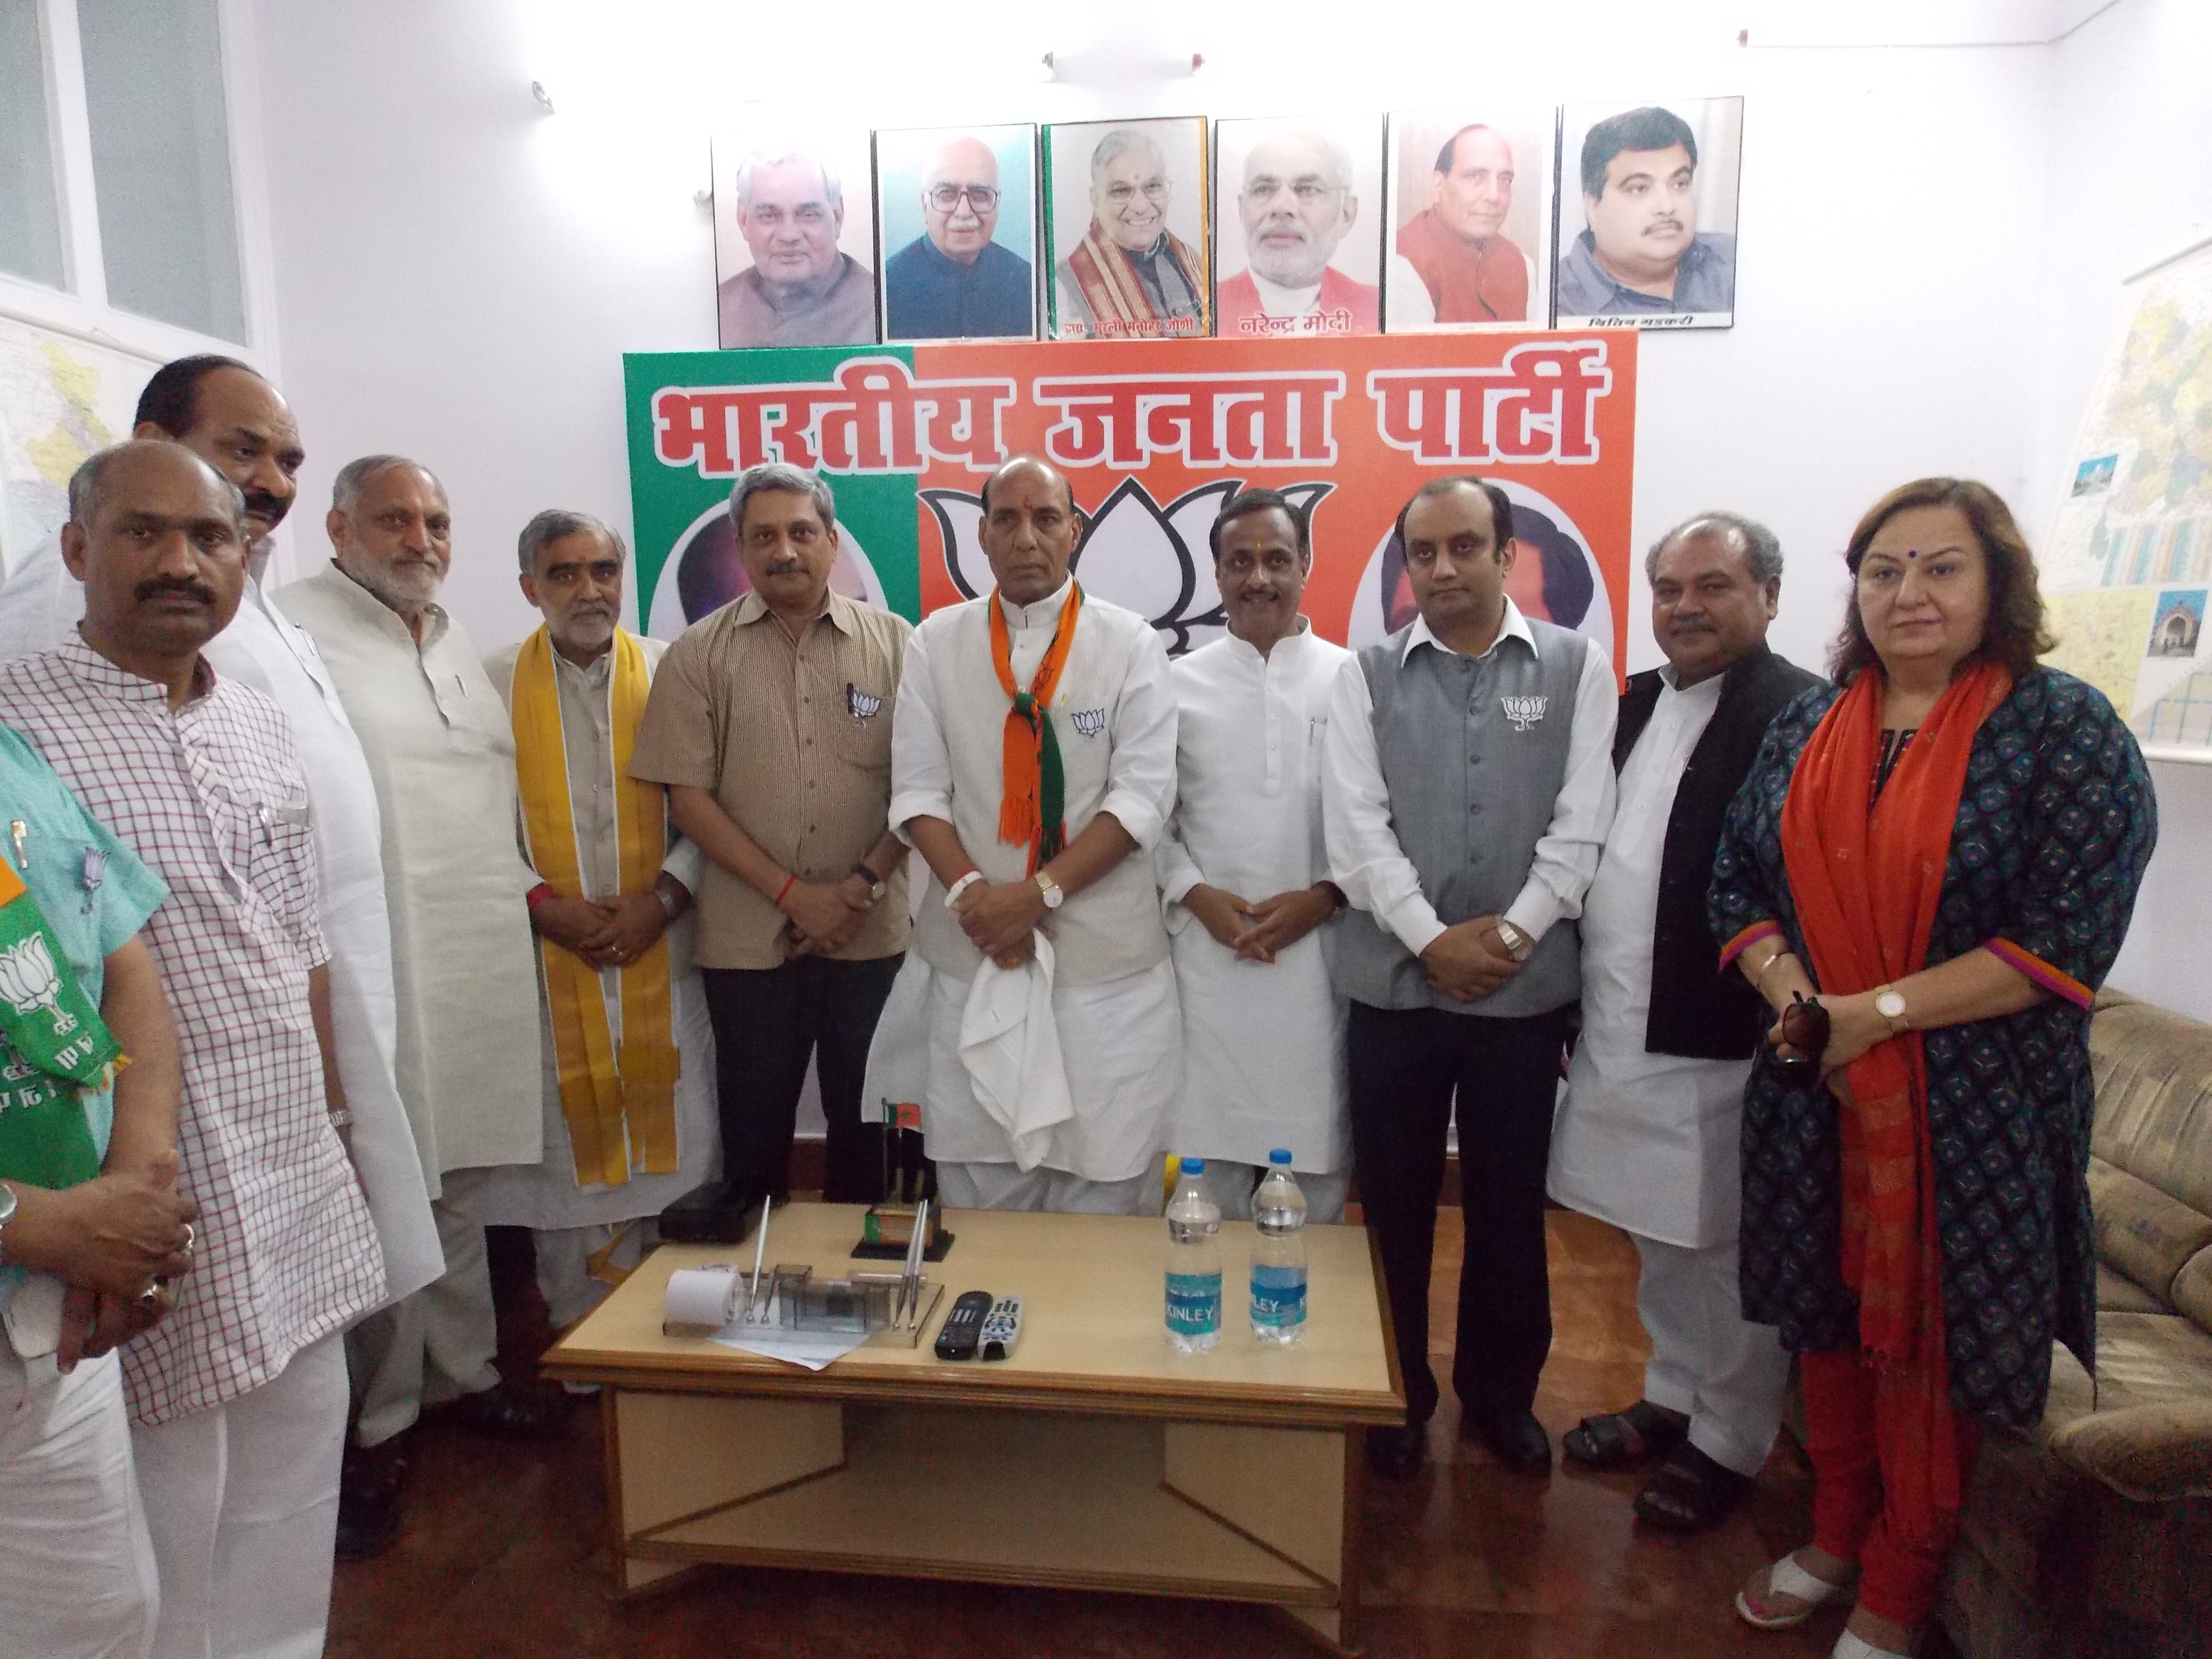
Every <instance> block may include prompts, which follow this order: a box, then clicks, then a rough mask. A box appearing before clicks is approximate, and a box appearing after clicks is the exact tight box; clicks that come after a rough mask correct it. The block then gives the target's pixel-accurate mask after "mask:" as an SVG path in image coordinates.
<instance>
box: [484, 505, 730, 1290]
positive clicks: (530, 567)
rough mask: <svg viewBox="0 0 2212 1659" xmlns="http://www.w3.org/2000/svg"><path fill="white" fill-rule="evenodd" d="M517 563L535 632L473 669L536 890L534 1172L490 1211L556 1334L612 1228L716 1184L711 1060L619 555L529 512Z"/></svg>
mask: <svg viewBox="0 0 2212 1659" xmlns="http://www.w3.org/2000/svg"><path fill="white" fill-rule="evenodd" d="M520 556H521V563H522V575H521V582H522V592H523V597H524V598H526V599H528V600H529V601H530V602H531V603H532V605H536V606H537V607H538V611H539V612H540V613H541V614H543V615H544V618H545V623H544V626H543V627H542V628H540V629H538V631H537V632H536V633H534V634H532V635H530V636H529V637H528V638H527V639H526V640H524V641H521V643H520V644H519V645H514V646H510V647H507V649H506V650H505V651H502V652H501V653H498V654H497V655H495V656H494V657H493V658H491V659H489V661H488V662H487V663H486V664H485V665H484V667H485V671H486V673H487V675H488V676H489V678H490V680H491V682H492V684H494V685H495V686H497V687H498V688H499V689H500V693H501V696H504V697H505V698H506V699H507V708H508V709H509V711H510V714H511V715H512V717H513V723H514V759H515V773H516V780H517V782H518V784H519V786H520V799H521V815H522V824H521V831H522V840H523V850H524V855H525V856H526V858H527V859H528V860H530V863H531V866H532V868H533V869H534V870H536V871H537V872H538V878H539V884H538V887H537V888H535V889H534V890H532V893H531V896H530V919H531V927H532V931H533V932H534V933H536V934H537V936H538V992H539V1014H540V1018H542V1019H543V1021H544V1043H543V1044H542V1045H541V1047H542V1051H543V1054H544V1080H545V1091H544V1099H545V1115H544V1126H545V1158H544V1162H543V1163H541V1164H537V1165H534V1166H530V1165H513V1166H511V1167H508V1168H504V1169H500V1170H491V1171H489V1172H487V1179H486V1185H485V1188H484V1190H483V1197H482V1200H481V1206H482V1208H483V1216H484V1219H485V1221H486V1222H487V1223H490V1224H495V1225H508V1226H526V1227H532V1228H536V1229H537V1230H538V1237H537V1240H536V1243H537V1247H538V1284H539V1285H540V1287H541V1288H542V1289H543V1290H544V1293H545V1301H546V1305H547V1308H548V1309H549V1310H550V1312H551V1314H552V1316H553V1320H554V1322H555V1323H556V1325H562V1324H567V1323H569V1322H572V1321H574V1320H576V1319H580V1318H581V1317H582V1316H584V1315H585V1314H586V1313H587V1312H588V1311H590V1310H591V1307H592V1303H593V1302H595V1301H596V1300H597V1299H598V1297H599V1296H601V1295H604V1294H605V1285H604V1284H601V1283H599V1282H598V1281H597V1280H596V1279H595V1278H594V1275H593V1272H592V1268H593V1267H594V1266H595V1265H603V1264H604V1261H605V1256H606V1255H607V1253H608V1252H610V1250H611V1249H613V1248H615V1247H616V1246H617V1241H618V1239H619V1237H620V1231H619V1230H620V1229H621V1228H622V1227H623V1224H624V1223H626V1222H630V1221H634V1220H636V1219H638V1218H642V1217H646V1216H653V1215H658V1214H659V1212H660V1211H661V1210H663V1209H665V1207H666V1206H668V1205H669V1203H670V1202H671V1201H672V1200H675V1199H676V1198H678V1197H680V1196H681V1195H682V1194H684V1193H686V1192H688V1191H690V1189H691V1188H694V1187H696V1186H698V1185H699V1184H700V1183H701V1182H704V1181H705V1180H707V1179H708V1175H709V1172H710V1168H711V1165H712V1164H713V1163H714V1152H715V1134H714V1086H713V1079H714V1048H713V1035H712V1032H711V1031H710V1030H709V1029H708V1021H707V1013H706V1005H705V1002H704V1001H703V1000H702V997H701V995H700V993H699V987H698V975H696V972H694V971H693V969H692V967H691V952H690V938H689V934H690V929H689V928H688V927H671V924H672V923H674V922H675V921H677V919H678V918H679V917H681V916H683V915H684V914H685V912H687V911H688V910H690V908H691V895H692V890H693V889H694V888H695V887H696V885H697V883H698V866H699V854H698V849H697V848H694V847H693V846H692V845H691V844H690V842H685V841H681V840H678V841H676V842H674V844H673V845H672V846H671V834H670V826H669V823H668V800H667V792H666V791H665V789H663V788H662V787H660V786H659V785H658V784H652V783H639V782H636V781H633V780H632V779H631V777H630V775H629V757H630V751H631V750H632V749H633V748H634V747H635V743H636V739H637V727H638V722H639V720H641V718H642V717H643V715H644V713H645V702H646V692H647V686H648V685H649V684H651V681H652V678H653V670H654V668H655V667H656V666H657V665H658V664H659V660H660V654H661V653H662V652H663V651H665V649H666V648H667V647H665V645H664V644H663V643H662V642H661V641H658V640H647V639H640V638H638V637H637V636H636V635H633V634H630V633H629V632H627V631H625V630H624V629H623V628H622V627H621V626H620V623H619V619H620V617H621V615H622V589H623V566H624V564H625V563H626V562H627V552H626V550H625V549H624V547H623V542H622V538H621V537H619V536H618V535H617V534H616V533H615V532H613V531H612V530H611V529H609V528H608V527H607V526H605V524H603V523H601V522H600V521H599V520H597V519H594V518H592V517H591V516H590V515H589V514H587V513H568V512H562V511H559V510H553V511H548V512H544V513H539V514H538V516H537V517H536V518H534V519H532V520H531V521H530V523H529V524H528V525H527V526H526V527H525V528H524V530H523V532H522V536H521V540H520ZM635 1242H636V1243H642V1242H643V1241H642V1240H641V1239H640V1240H636V1241H635ZM629 1243H630V1241H622V1245H623V1248H624V1249H628V1248H629ZM595 1256H596V1257H598V1258H599V1261H598V1262H597V1263H595V1261H594V1257H595Z"/></svg>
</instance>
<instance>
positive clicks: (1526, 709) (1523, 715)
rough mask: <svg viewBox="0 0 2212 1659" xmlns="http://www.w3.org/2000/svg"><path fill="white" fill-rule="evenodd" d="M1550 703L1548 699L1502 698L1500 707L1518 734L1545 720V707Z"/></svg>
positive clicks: (1499, 701) (1499, 703) (1499, 700)
mask: <svg viewBox="0 0 2212 1659" xmlns="http://www.w3.org/2000/svg"><path fill="white" fill-rule="evenodd" d="M1550 701H1551V699H1550V698H1548V697H1500V698H1499V699H1498V705H1499V707H1501V708H1504V710H1505V718H1506V720H1508V721H1509V722H1510V724H1511V726H1512V727H1513V729H1514V730H1515V731H1516V732H1526V731H1528V729H1529V728H1530V727H1531V726H1534V725H1535V724H1536V722H1537V721H1538V720H1541V719H1543V718H1544V705H1545V704H1546V703H1547V702H1550Z"/></svg>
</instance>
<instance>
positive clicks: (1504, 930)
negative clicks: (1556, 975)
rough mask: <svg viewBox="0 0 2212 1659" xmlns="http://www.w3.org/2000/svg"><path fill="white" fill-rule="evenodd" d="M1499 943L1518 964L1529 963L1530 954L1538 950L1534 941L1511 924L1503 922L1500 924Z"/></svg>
mask: <svg viewBox="0 0 2212 1659" xmlns="http://www.w3.org/2000/svg"><path fill="white" fill-rule="evenodd" d="M1498 943H1499V944H1500V945H1504V947H1505V954H1506V955H1507V956H1509V957H1512V958H1513V960H1514V961H1516V962H1526V961H1528V956H1529V953H1530V952H1531V951H1534V949H1535V948H1536V941H1535V940H1534V939H1530V938H1529V937H1528V934H1526V933H1522V931H1521V930H1520V929H1519V928H1518V927H1515V926H1514V925H1513V924H1512V923H1511V922H1510V921H1502V920H1501V921H1499V922H1498Z"/></svg>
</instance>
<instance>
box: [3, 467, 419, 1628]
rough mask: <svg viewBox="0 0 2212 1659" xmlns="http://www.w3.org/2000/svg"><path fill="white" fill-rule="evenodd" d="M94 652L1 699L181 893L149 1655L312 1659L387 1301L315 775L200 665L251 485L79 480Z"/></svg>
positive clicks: (166, 953) (161, 925) (156, 1376)
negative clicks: (351, 1100) (323, 902)
mask: <svg viewBox="0 0 2212 1659" xmlns="http://www.w3.org/2000/svg"><path fill="white" fill-rule="evenodd" d="M63 549H64V556H65V558H66V559H67V560H68V562H69V564H70V569H71V571H72V572H73V573H74V574H77V575H79V576H80V577H81V578H82V580H83V581H84V583H85V590H86V609H85V617H84V621H83V622H82V623H81V624H80V626H79V637H77V638H75V639H72V640H70V641H67V642H66V643H64V645H63V646H62V647H60V648H58V649H57V650H54V651H50V652H47V653H44V654H43V655H40V656H35V657H29V658H26V659H22V660H21V661H18V662H15V663H11V664H9V665H7V666H6V667H5V668H0V707H4V708H7V710H8V718H9V723H10V724H11V725H13V726H15V728H16V729H17V730H18V731H20V732H22V733H23V734H24V735H25V736H26V737H27V738H30V739H31V740H32V741H33V743H35V744H37V745H38V746H39V748H40V750H41V751H42V752H43V753H44V755H45V757H46V760H47V762H48V763H49V764H51V765H52V767H53V769H55V771H56V772H58V774H59V775H61V776H62V778H63V779H64V781H66V782H68V783H69V784H70V787H72V788H73V789H74V790H75V791H76V793H77V795H78V796H79V798H80V799H82V800H83V802H84V804H85V805H86V807H87V808H88V810H89V811H92V812H93V813H94V816H96V817H99V818H100V819H101V820H102V821H103V822H105V823H107V824H108V825H109V826H110V827H111V828H112V829H114V831H115V832H116V834H117V835H118V836H119V837H120V838H121V839H122V840H123V841H124V842H125V844H127V845H128V846H129V847H130V848H131V850H132V851H133V852H134V853H136V854H137V855H138V857H139V858H140V859H141V860H143V861H144V862H145V863H146V864H147V865H148V866H150V867H152V868H153V869H154V870H155V872H158V873H159V874H160V875H161V878H162V879H163V880H164V881H165V882H166V883H167V884H168V888H169V897H168V899H167V901H166V902H163V903H162V904H161V907H160V908H158V909H156V910H155V912H154V915H153V916H152V918H151V920H150V921H149V922H148V923H147V926H146V929H145V938H146V941H147V943H148V945H149V947H150V948H151V950H152V951H153V953H154V957H155V963H156V965H157V966H158V967H159V968H160V969H161V976H162V980H163V982H164V984H165V986H166V987H167V991H168V994H169V999H170V1001H171V1003H172V1004H173V1006H174V1008H175V1011H176V1018H177V1025H178V1033H179V1041H180V1045H181V1047H182V1049H183V1057H184V1071H185V1090H184V1100H183V1105H182V1109H181V1111H180V1113H179V1124H178V1143H179V1153H180V1155H181V1157H182V1159H183V1163H184V1172H183V1176H182V1179H181V1180H180V1182H179V1188H180V1190H181V1191H182V1192H183V1193H184V1194H185V1195H186V1196H187V1197H189V1198H191V1200H193V1201H194V1202H195V1203H197V1205H198V1206H199V1219H198V1223H197V1225H198V1228H199V1247H198V1249H199V1255H198V1270H197V1272H195V1273H192V1275H191V1277H190V1278H188V1279H185V1281H184V1282H183V1285H182V1286H181V1287H180V1293H179V1301H178V1306H177V1310H176V1312H175V1314H174V1315H173V1316H172V1317H171V1318H170V1319H169V1321H168V1322H167V1323H166V1324H164V1325H162V1326H161V1327H159V1328H156V1329H155V1330H154V1331H152V1332H149V1334H147V1335H146V1336H144V1337H143V1338H141V1339H140V1340H137V1341H136V1342H134V1343H132V1344H131V1346H129V1347H128V1348H127V1349H125V1353H124V1370H125V1384H126V1388H127V1389H128V1393H129V1399H130V1405H131V1418H132V1422H133V1425H134V1428H133V1435H132V1443H133V1446H132V1449H133V1452H134V1454H135V1455H136V1458H137V1464H138V1475H139V1481H140V1485H141V1486H142V1488H143V1493H144V1498H145V1504H146V1510H147V1520H148V1525H149V1530H150V1532H151V1533H152V1534H153V1540H154V1549H155V1561H156V1564H157V1566H158V1568H159V1571H160V1577H161V1618H160V1624H159V1626H158V1632H157V1635H156V1638H155V1649H154V1651H155V1654H157V1655H160V1656H164V1659H166V1656H169V1655H179V1656H181V1655H185V1654H190V1655H193V1656H196V1659H197V1656H204V1655H207V1654H209V1653H210V1652H214V1651H221V1652H236V1651H252V1652H255V1653H270V1654H278V1653H281V1654H313V1653H319V1652H320V1651H321V1650H322V1644H323V1626H324V1624H325V1620H326V1617H327V1613H328V1608H329V1601H330V1577H331V1539H332V1533H333V1528H335V1525H336V1522H337V1486H338V1463H339V1457H340V1454H341V1450H342V1448H343V1440H344V1432H345V1416H346V1374H345V1358H344V1354H343V1350H342V1348H341V1346H340V1344H339V1340H338V1336H339V1333H341V1332H342V1331H343V1329H344V1328H346V1327H347V1326H348V1325H349V1324H350V1323H352V1322H353V1321H354V1320H356V1318H358V1317H360V1316H362V1314H363V1313H365V1312H367V1311H368V1310H370V1309H371V1308H373V1307H374V1306H376V1305H377V1304H378V1303H380V1301H381V1300H383V1297H384V1290H385V1279H384V1263H383V1257H382V1255H381V1252H380V1249H379V1248H378V1244H377V1237H376V1231H375V1228H374V1224H373V1222H372V1221H371V1219H370V1217H369V1212H368V1205H367V1203H366V1201H365V1200H363V1198H362V1191H361V1188H360V1185H359V1183H358V1182H357V1181H356V1178H355V1176H354V1172H353V1169H352V1165H351V1164H350V1162H349V1156H348V1149H347V1147H346V1145H345V1137H344V1129H345V1125H346V1123H347V1121H349V1120H348V1118H347V1115H346V1113H345V1110H344V1102H343V1094H342V1091H339V1090H338V1089H337V1087H336V1085H335V1073H334V1071H333V1068H332V1064H331V1043H330V1010H329V993H328V982H327V977H326V974H325V967H324V963H325V960H326V957H327V956H328V952H327V951H326V950H325V945H324V942H323V935H322V929H321V926H320V923H319V921H318V918H317V914H316V902H317V901H316V887H317V873H316V862H315V852H314V842H313V828H312V826H311V824H310V823H309V821H308V814H307V783H306V780H305V777H304V776H303V775H302V773H301V769H300V764H299V761H298V758H297V756H296V755H295V751H294V749H293V744H292V737H291V732H290V728H289V726H287V725H286V723H285V720H284V717H283V714H282V713H281V712H280V711H279V710H278V708H276V704H274V703H273V702H270V701H269V699H268V698H266V697H264V696H262V695H261V693H259V692H258V691H255V690H251V689H250V688H248V687H246V686H244V685H240V684H236V683H234V682H232V681H228V680H218V679H217V678H216V675H215V672H214V671H213V670H212V669H211V668H210V666H209V665H208V664H207V662H206V661H205V659H204V658H203V657H202V656H201V655H200V647H202V646H203V645H204V644H205V643H206V641H208V640H209V639H210V638H212V637H213V636H214V635H216V633H217V632H219V631H220V630H221V629H222V627H223V625H224V624H225V623H228V621H229V620H230V617H231V616H232V614H233V613H234V611H236V609H237V607H238V604H239V598H240V592H241V589H242V587H243V585H244V580H245V546H244V542H243V539H242V537H241V534H240V497H239V495H238V491H237V490H236V489H235V488H234V486H232V485H230V484H229V483H227V482H226V481H225V480H223V479H222V477H220V476H219V475H217V474H216V472H215V471H213V470H212V469H210V467H209V466H208V465H206V464H205V463H204V462H203V461H201V460H200V459H198V458H197V456H194V455H193V454H191V452H189V451H187V450H185V449H183V448H181V447H179V446H177V445H174V444H169V443H161V442H148V441H139V442H132V443H129V444H124V445H119V446H118V447H115V448H113V449H110V450H106V451H103V452H102V453H100V454H99V455H97V456H94V458H93V459H91V460H89V461H88V462H87V463H85V465H84V466H83V467H82V468H81V469H79V471H78V472H77V475H76V477H75V478H73V479H72V480H71V481H70V524H69V526H67V527H66V529H65V530H64V541H63Z"/></svg>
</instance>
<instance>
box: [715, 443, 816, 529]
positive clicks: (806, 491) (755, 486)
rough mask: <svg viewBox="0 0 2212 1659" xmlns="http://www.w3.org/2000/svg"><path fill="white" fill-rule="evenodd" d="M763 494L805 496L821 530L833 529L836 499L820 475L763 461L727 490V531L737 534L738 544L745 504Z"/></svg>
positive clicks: (785, 464) (743, 525)
mask: <svg viewBox="0 0 2212 1659" xmlns="http://www.w3.org/2000/svg"><path fill="white" fill-rule="evenodd" d="M766 490H780V491H781V492H782V493H783V494H785V495H804V496H805V497H806V498H807V499H808V500H810V501H812V502H813V503H814V510H815V511H816V512H817V513H820V514H821V515H822V527H823V529H824V530H835V529H836V527H837V498H836V496H835V495H831V494H830V493H829V485H828V484H826V483H823V481H822V475H821V474H820V473H818V472H812V471H808V470H807V469H806V468H805V467H803V466H793V465H790V464H789V463H787V462H784V461H763V462H762V463H761V464H760V465H758V466H749V467H747V468H746V469H745V470H744V471H743V472H740V473H739V474H738V481H737V483H734V484H732V486H731V487H730V527H731V529H732V530H734V531H735V532H737V533H738V540H739V541H740V542H742V541H743V540H744V531H745V503H746V502H747V501H750V500H752V498H753V497H754V496H756V495H760V494H762V493H763V491H766Z"/></svg>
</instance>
